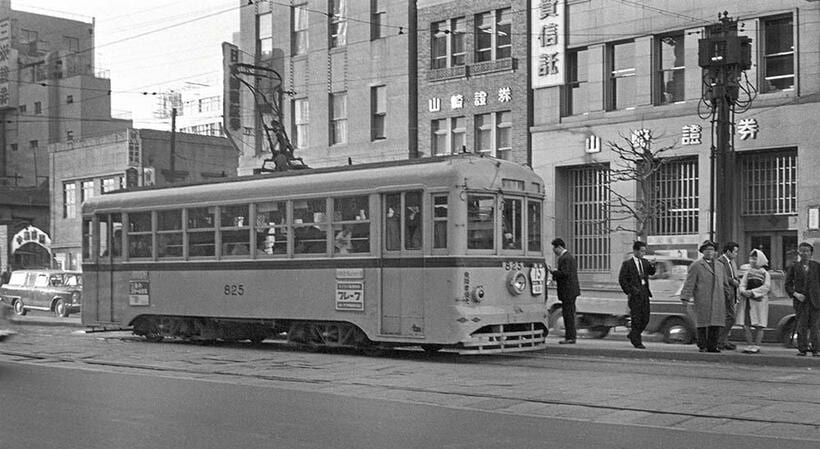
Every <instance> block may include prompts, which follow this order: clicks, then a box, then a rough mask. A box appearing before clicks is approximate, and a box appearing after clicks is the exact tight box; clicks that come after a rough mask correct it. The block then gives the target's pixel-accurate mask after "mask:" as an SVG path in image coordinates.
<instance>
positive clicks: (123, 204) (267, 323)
mask: <svg viewBox="0 0 820 449" xmlns="http://www.w3.org/2000/svg"><path fill="white" fill-rule="evenodd" d="M543 201H544V182H543V180H542V179H541V178H540V177H539V176H538V175H536V174H535V173H534V172H533V171H532V169H530V168H528V167H524V166H520V165H517V164H514V163H511V162H507V161H502V160H497V159H493V158H489V157H481V156H478V155H473V154H461V155H454V156H446V157H435V158H425V159H423V160H416V161H397V162H384V163H374V164H362V165H352V166H344V167H335V168H326V169H310V170H300V171H288V172H280V173H273V174H266V175H256V176H248V177H237V178H229V179H224V180H220V181H215V182H206V183H199V184H190V185H179V186H173V187H163V188H151V187H148V188H138V189H134V190H126V191H120V192H116V193H113V192H112V193H108V194H105V195H102V196H98V197H94V198H91V199H89V200H88V201H86V202H85V203H84V204H83V207H82V211H83V212H82V213H83V220H82V222H83V224H82V227H83V272H84V284H85V285H84V289H85V290H84V292H83V308H82V322H83V324H84V325H86V326H89V327H91V328H96V329H113V328H125V327H130V328H131V329H132V330H133V332H134V333H135V334H137V335H140V336H144V337H145V338H147V339H149V340H162V339H164V338H175V339H188V340H206V341H213V340H223V341H238V340H250V341H254V342H259V341H262V340H264V339H266V338H286V339H287V340H288V341H289V342H291V343H295V344H299V345H307V346H308V347H326V346H341V347H355V348H359V349H365V350H366V349H373V348H384V347H397V346H421V347H422V348H424V349H425V350H428V351H436V350H440V349H444V348H447V349H450V350H455V351H458V352H460V353H464V354H483V353H499V352H515V351H528V350H535V349H539V348H541V347H543V346H544V342H545V337H546V335H547V332H548V331H547V329H548V326H547V320H548V312H547V307H546V297H545V295H546V290H545V281H546V279H545V278H546V270H545V266H544V247H543V246H544V241H543V236H542V225H541V224H542V222H543V216H542V213H543Z"/></svg>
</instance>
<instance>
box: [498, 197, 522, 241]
mask: <svg viewBox="0 0 820 449" xmlns="http://www.w3.org/2000/svg"><path fill="white" fill-rule="evenodd" d="M502 206H503V209H502V211H501V227H502V229H501V235H502V238H503V245H504V246H503V248H504V249H521V238H522V236H523V234H522V227H523V225H522V223H521V218H522V211H521V200H520V199H514V198H504V202H503V203H502Z"/></svg>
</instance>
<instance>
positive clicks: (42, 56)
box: [0, 0, 130, 270]
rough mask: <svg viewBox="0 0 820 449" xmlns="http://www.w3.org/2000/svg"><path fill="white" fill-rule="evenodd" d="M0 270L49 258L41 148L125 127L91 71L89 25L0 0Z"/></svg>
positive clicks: (105, 83)
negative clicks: (21, 9) (21, 7)
mask: <svg viewBox="0 0 820 449" xmlns="http://www.w3.org/2000/svg"><path fill="white" fill-rule="evenodd" d="M0 48H2V52H0V53H2V58H0V210H3V211H4V212H3V213H1V214H0V270H2V269H5V268H7V267H10V268H12V269H14V268H20V267H26V266H38V265H39V266H48V265H49V264H50V259H51V258H50V255H49V252H48V251H49V248H48V247H49V242H50V239H49V237H48V234H47V233H48V229H49V228H50V225H49V221H48V219H49V213H48V204H49V202H48V198H47V195H48V182H47V180H48V177H49V167H48V163H49V158H48V150H47V147H48V145H49V144H51V143H54V142H68V141H72V140H74V139H79V138H81V137H84V136H93V135H100V134H106V133H110V132H112V131H114V130H117V129H125V128H127V127H128V126H130V121H124V120H114V119H112V118H111V112H110V111H111V101H110V92H111V82H110V80H108V79H104V78H99V77H97V76H95V66H94V24H93V22H88V21H84V20H73V19H67V18H62V17H52V16H46V15H42V14H36V13H31V12H25V11H18V10H13V9H11V1H10V0H0Z"/></svg>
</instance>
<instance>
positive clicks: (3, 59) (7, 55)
mask: <svg viewBox="0 0 820 449" xmlns="http://www.w3.org/2000/svg"><path fill="white" fill-rule="evenodd" d="M14 52H15V50H13V49H12V48H11V21H10V20H9V19H7V18H6V19H3V20H0V109H4V108H11V107H15V106H14V103H13V100H14V99H12V88H11V85H10V84H9V73H10V72H11V62H12V61H13V60H14V58H15V56H14Z"/></svg>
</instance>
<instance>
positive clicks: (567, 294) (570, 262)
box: [547, 238, 581, 345]
mask: <svg viewBox="0 0 820 449" xmlns="http://www.w3.org/2000/svg"><path fill="white" fill-rule="evenodd" d="M552 252H553V253H555V255H556V256H558V260H557V261H556V264H557V265H558V267H557V268H555V269H553V268H552V266H550V264H547V270H548V271H549V272H550V273H552V278H553V279H555V284H556V289H557V290H558V300H559V301H561V316H562V317H563V318H564V339H563V340H561V341H559V342H558V343H559V344H562V345H563V344H575V337H576V330H575V298H577V297H578V296H579V295H580V294H581V287H580V286H579V285H578V263H577V262H576V261H575V256H573V255H572V253H570V252H569V251H567V245H566V244H565V243H564V240H563V239H560V238H557V239H555V240H553V241H552Z"/></svg>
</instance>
